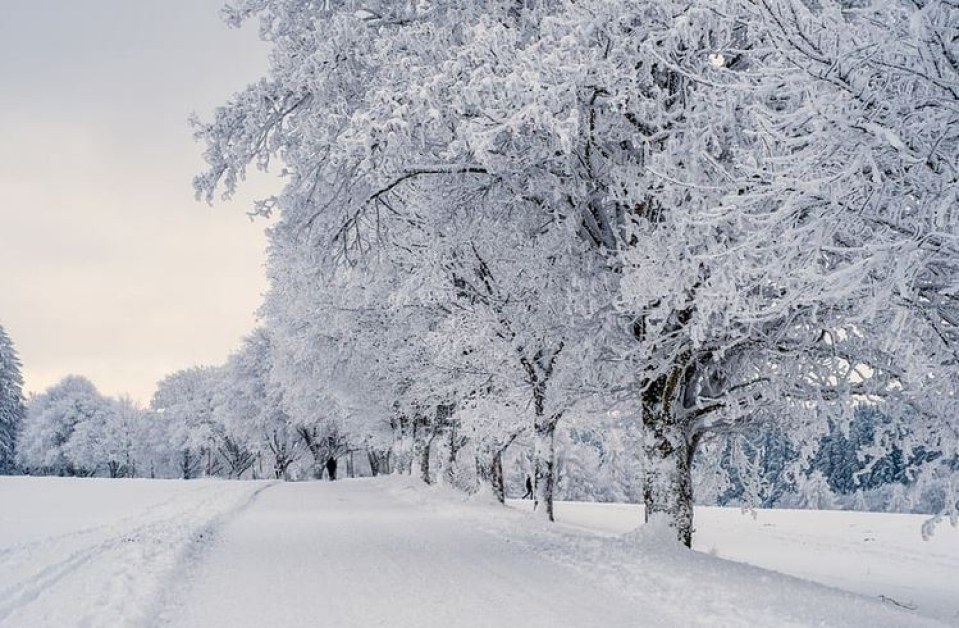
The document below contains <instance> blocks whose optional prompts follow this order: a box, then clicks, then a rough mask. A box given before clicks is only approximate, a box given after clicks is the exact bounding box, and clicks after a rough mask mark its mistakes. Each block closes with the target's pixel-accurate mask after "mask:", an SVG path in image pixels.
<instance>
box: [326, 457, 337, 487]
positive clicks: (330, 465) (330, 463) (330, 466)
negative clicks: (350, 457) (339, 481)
mask: <svg viewBox="0 0 959 628" xmlns="http://www.w3.org/2000/svg"><path fill="white" fill-rule="evenodd" d="M326 473H327V474H328V475H329V476H330V482H332V481H333V480H335V479H336V458H333V457H332V456H331V457H329V458H327V459H326Z"/></svg>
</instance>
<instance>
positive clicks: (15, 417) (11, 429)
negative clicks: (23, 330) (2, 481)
mask: <svg viewBox="0 0 959 628" xmlns="http://www.w3.org/2000/svg"><path fill="white" fill-rule="evenodd" d="M25 411H26V405H25V401H24V397H23V375H22V374H21V373H20V358H19V357H18V356H17V351H16V348H15V347H14V346H13V341H12V340H11V339H10V336H9V335H7V332H6V330H5V329H4V328H3V326H2V325H0V475H3V474H6V473H13V472H14V471H15V470H16V451H17V435H18V434H19V432H20V426H21V424H22V423H23V417H24V413H25Z"/></svg>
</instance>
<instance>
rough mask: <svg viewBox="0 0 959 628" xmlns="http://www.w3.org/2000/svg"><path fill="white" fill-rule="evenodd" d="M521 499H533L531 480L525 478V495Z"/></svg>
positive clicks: (527, 477)
mask: <svg viewBox="0 0 959 628" xmlns="http://www.w3.org/2000/svg"><path fill="white" fill-rule="evenodd" d="M523 499H533V478H531V477H529V476H528V475H527V476H526V493H524V494H523Z"/></svg>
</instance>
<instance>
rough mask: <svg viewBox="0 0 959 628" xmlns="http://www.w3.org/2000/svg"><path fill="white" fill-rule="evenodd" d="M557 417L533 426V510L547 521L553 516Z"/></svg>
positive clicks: (552, 519) (551, 519) (552, 518)
mask: <svg viewBox="0 0 959 628" xmlns="http://www.w3.org/2000/svg"><path fill="white" fill-rule="evenodd" d="M558 421H559V417H558V416H556V417H550V418H549V419H546V420H544V421H541V422H540V421H537V423H536V425H534V426H533V500H534V501H533V509H534V510H536V511H537V512H539V513H541V515H542V516H544V517H546V518H547V519H548V520H549V521H555V517H554V514H553V493H554V489H555V484H556V473H555V471H556V423H557V422H558Z"/></svg>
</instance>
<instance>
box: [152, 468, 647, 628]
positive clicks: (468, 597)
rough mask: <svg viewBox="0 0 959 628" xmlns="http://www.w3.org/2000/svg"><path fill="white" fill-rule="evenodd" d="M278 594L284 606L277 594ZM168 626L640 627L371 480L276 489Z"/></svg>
mask: <svg viewBox="0 0 959 628" xmlns="http://www.w3.org/2000/svg"><path fill="white" fill-rule="evenodd" d="M279 600H282V603H277V602H278V601H279ZM169 608H171V609H173V610H172V611H171V613H172V615H171V616H168V617H166V618H163V619H164V621H163V622H162V623H164V624H168V625H173V626H196V627H199V626H214V625H220V626H307V625H319V626H397V627H398V626H419V627H421V628H426V627H429V626H444V627H448V626H526V627H534V626H543V627H546V626H550V627H555V626H636V625H639V622H638V618H639V617H642V611H641V608H640V606H639V605H638V604H637V603H636V602H635V601H633V600H630V599H626V598H625V597H622V596H620V595H618V594H617V593H616V592H614V591H609V590H607V589H600V588H597V586H596V585H595V584H592V583H590V582H589V581H587V580H586V578H585V577H584V576H583V575H582V574H581V573H579V572H577V571H573V570H571V569H568V568H566V567H563V566H560V565H556V564H555V563H552V562H549V561H547V560H545V559H542V558H540V557H538V556H536V555H534V554H532V553H531V552H530V550H528V549H523V548H522V547H519V546H516V545H513V544H510V543H508V542H506V541H505V540H503V539H498V538H496V537H495V536H493V535H491V534H487V533H484V532H480V531H478V530H476V529H474V528H471V527H470V526H464V525H462V524H460V523H459V522H457V521H456V520H455V519H450V518H443V517H437V516H436V515H435V513H432V512H431V511H430V510H429V509H424V508H420V507H417V506H416V505H414V504H411V503H409V502H405V501H403V500H400V499H398V498H397V497H395V496H393V495H392V494H390V493H389V492H388V491H384V490H383V488H382V486H381V485H379V484H377V483H371V482H362V481H360V482H349V481H347V482H338V483H335V484H330V483H312V484H285V485H277V486H274V487H272V488H271V489H270V490H268V491H266V492H264V493H263V494H261V495H260V496H259V497H258V498H257V500H256V502H255V503H254V504H253V505H252V506H251V507H250V508H248V509H247V510H245V511H244V512H243V513H241V514H240V515H239V516H238V517H237V518H236V519H235V520H233V521H232V522H231V523H229V524H228V525H227V526H225V528H224V529H223V530H222V533H221V534H220V535H219V538H218V540H217V541H216V542H215V544H214V545H213V547H211V548H210V549H209V551H208V552H207V553H206V554H205V555H204V556H203V557H202V560H201V561H200V562H199V563H198V565H197V568H196V570H195V571H194V572H193V573H192V574H191V576H190V578H189V580H188V584H187V585H185V586H184V587H182V588H181V590H180V591H179V592H174V593H173V594H172V595H171V599H170V600H169Z"/></svg>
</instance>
